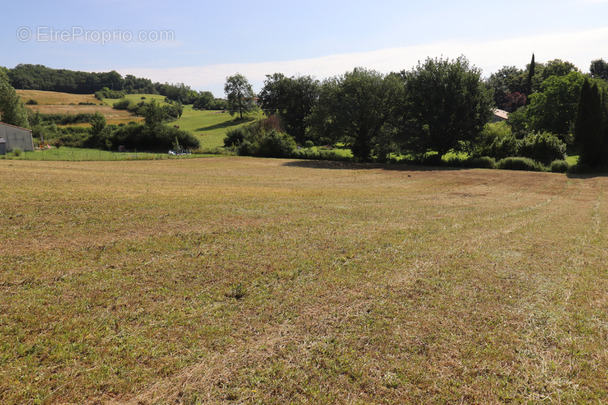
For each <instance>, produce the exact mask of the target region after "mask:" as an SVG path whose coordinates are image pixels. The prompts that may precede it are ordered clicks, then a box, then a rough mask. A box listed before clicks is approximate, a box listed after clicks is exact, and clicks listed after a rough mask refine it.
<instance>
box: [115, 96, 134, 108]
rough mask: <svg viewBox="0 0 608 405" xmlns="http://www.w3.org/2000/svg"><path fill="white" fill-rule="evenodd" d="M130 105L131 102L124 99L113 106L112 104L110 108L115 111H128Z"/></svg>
mask: <svg viewBox="0 0 608 405" xmlns="http://www.w3.org/2000/svg"><path fill="white" fill-rule="evenodd" d="M130 105H131V102H130V101H129V100H127V99H126V98H124V99H122V100H119V101H117V102H115V103H114V104H112V108H114V109H115V110H127V109H129V106H130Z"/></svg>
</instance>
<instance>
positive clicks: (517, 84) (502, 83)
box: [486, 66, 526, 111]
mask: <svg viewBox="0 0 608 405" xmlns="http://www.w3.org/2000/svg"><path fill="white" fill-rule="evenodd" d="M486 86H488V88H490V89H491V90H492V91H493V95H494V103H495V104H496V106H497V107H498V108H501V109H503V110H507V111H512V110H511V108H510V105H508V95H509V94H514V93H520V94H525V91H526V84H525V79H524V72H523V70H521V69H518V68H516V67H515V66H504V67H503V68H502V69H500V70H499V71H498V72H496V73H493V74H491V75H490V77H489V78H488V79H487V80H486Z"/></svg>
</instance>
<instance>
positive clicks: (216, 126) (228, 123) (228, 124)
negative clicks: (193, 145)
mask: <svg viewBox="0 0 608 405" xmlns="http://www.w3.org/2000/svg"><path fill="white" fill-rule="evenodd" d="M254 119H255V118H243V119H239V118H237V119H234V120H230V121H225V122H220V123H219V124H214V125H209V126H207V127H201V128H198V129H196V130H195V131H197V132H198V131H213V130H214V129H224V128H230V127H235V126H237V125H240V124H244V123H247V122H251V121H253V120H254Z"/></svg>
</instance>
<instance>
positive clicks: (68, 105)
mask: <svg viewBox="0 0 608 405" xmlns="http://www.w3.org/2000/svg"><path fill="white" fill-rule="evenodd" d="M17 94H18V95H19V97H21V100H23V102H27V101H29V100H36V101H37V102H38V104H35V105H27V108H29V109H31V110H32V111H38V112H40V114H74V115H75V114H94V113H95V112H99V113H101V114H103V115H104V116H105V117H106V120H107V122H108V124H115V125H118V124H127V123H129V122H143V117H138V116H135V115H133V114H131V113H130V112H128V111H126V110H115V109H113V108H112V105H111V104H110V105H100V104H101V101H99V100H97V99H96V98H95V96H94V95H93V94H69V93H60V92H55V91H39V90H17ZM79 103H93V104H95V105H80V104H79ZM87 125H88V124H87Z"/></svg>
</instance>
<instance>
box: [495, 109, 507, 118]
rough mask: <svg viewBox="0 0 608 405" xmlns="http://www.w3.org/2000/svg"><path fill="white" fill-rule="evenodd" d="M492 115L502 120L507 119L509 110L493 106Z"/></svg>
mask: <svg viewBox="0 0 608 405" xmlns="http://www.w3.org/2000/svg"><path fill="white" fill-rule="evenodd" d="M494 115H495V116H497V117H498V118H501V119H503V120H508V119H509V112H508V111H505V110H501V109H499V108H495V109H494Z"/></svg>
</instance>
